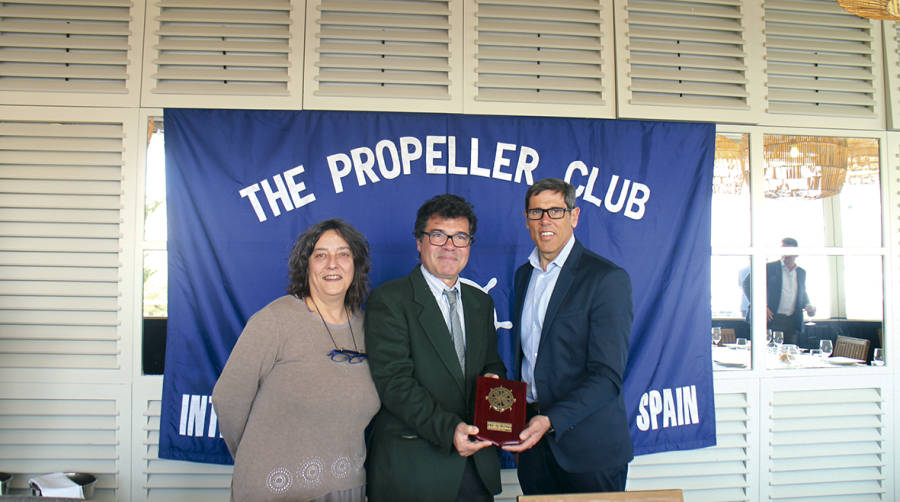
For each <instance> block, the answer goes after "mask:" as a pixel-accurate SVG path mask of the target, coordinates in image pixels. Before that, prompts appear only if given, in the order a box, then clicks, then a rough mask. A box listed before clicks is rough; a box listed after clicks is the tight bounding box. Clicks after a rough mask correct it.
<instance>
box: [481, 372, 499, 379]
mask: <svg viewBox="0 0 900 502" xmlns="http://www.w3.org/2000/svg"><path fill="white" fill-rule="evenodd" d="M484 376H486V377H488V378H493V379H494V380H500V375H498V374H496V373H485V374H484Z"/></svg>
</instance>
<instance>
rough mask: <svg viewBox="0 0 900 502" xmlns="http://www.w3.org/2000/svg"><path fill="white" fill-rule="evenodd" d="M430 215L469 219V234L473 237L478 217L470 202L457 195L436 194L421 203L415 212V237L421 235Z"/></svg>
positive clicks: (417, 237)
mask: <svg viewBox="0 0 900 502" xmlns="http://www.w3.org/2000/svg"><path fill="white" fill-rule="evenodd" d="M432 216H440V217H441V218H466V219H467V220H469V235H471V236H472V237H475V230H476V229H477V228H478V218H477V217H476V216H475V211H474V210H473V209H472V204H469V203H468V202H466V199H463V198H462V197H460V196H459V195H453V194H452V193H445V194H441V195H436V196H434V197H432V198H431V199H429V200H428V201H426V202H425V203H424V204H422V207H420V208H419V211H418V212H417V213H416V225H415V227H413V235H415V236H416V239H419V238H420V237H422V232H424V231H425V226H426V225H427V224H428V219H429V218H431V217H432Z"/></svg>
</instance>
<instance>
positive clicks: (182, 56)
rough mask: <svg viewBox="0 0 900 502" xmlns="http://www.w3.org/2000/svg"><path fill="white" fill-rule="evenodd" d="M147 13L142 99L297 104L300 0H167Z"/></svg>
mask: <svg viewBox="0 0 900 502" xmlns="http://www.w3.org/2000/svg"><path fill="white" fill-rule="evenodd" d="M148 14H149V18H150V23H149V26H150V30H151V31H150V33H149V34H148V35H149V36H148V37H147V38H146V41H145V58H144V93H143V97H142V103H143V104H144V106H204V105H205V106H211V107H220V108H221V107H232V108H241V107H243V108H260V107H264V108H297V107H299V89H300V65H299V51H298V47H300V44H298V43H297V42H298V41H299V39H300V33H299V31H298V28H297V24H298V23H297V18H298V16H299V17H301V18H302V16H303V4H302V2H300V1H299V0H268V1H263V2H252V3H247V2H234V1H228V2H207V1H192V2H184V1H179V0H163V1H161V2H159V3H154V4H152V5H151V6H149V10H148ZM228 95H231V96H234V97H235V98H236V99H234V100H229V99H223V97H224V96H228ZM291 100H293V101H291Z"/></svg>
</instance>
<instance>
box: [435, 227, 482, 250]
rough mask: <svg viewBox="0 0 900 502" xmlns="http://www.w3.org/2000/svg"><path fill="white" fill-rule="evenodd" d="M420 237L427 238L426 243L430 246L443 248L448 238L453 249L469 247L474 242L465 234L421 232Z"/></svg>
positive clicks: (473, 238)
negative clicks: (424, 236)
mask: <svg viewBox="0 0 900 502" xmlns="http://www.w3.org/2000/svg"><path fill="white" fill-rule="evenodd" d="M422 235H427V236H428V242H430V243H431V245H432V246H443V245H444V244H446V243H447V239H448V238H449V239H450V240H451V241H452V242H453V247H458V248H465V247H469V246H470V245H471V244H472V243H473V242H475V237H472V236H471V235H469V234H467V233H465V232H459V233H458V234H453V235H447V234H445V233H444V232H441V231H440V230H432V231H431V232H422Z"/></svg>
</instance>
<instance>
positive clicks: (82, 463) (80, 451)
mask: <svg viewBox="0 0 900 502" xmlns="http://www.w3.org/2000/svg"><path fill="white" fill-rule="evenodd" d="M88 387H90V388H88ZM129 395H130V392H129V389H128V386H127V385H104V384H97V385H94V386H85V385H82V384H69V383H55V384H53V385H46V384H15V383H13V384H10V383H6V384H5V385H4V389H3V390H2V391H0V471H3V472H8V473H11V474H12V475H13V479H12V486H11V488H12V490H13V492H12V493H16V491H18V490H21V492H19V493H25V490H26V489H27V487H28V485H27V481H28V479H29V478H30V477H33V476H35V475H39V474H44V473H48V472H60V471H62V472H70V471H75V472H86V473H91V474H93V475H94V476H96V477H97V482H96V484H95V492H94V497H92V498H91V500H98V501H106V500H117V499H122V498H123V497H119V496H117V494H119V484H120V481H124V482H127V477H126V478H125V479H120V476H121V474H122V473H121V471H120V466H119V464H120V462H122V460H123V459H122V458H121V457H120V449H121V447H122V445H121V439H120V430H121V426H120V421H124V422H125V423H127V420H128V416H127V414H126V416H124V417H123V416H122V415H121V413H120V410H121V409H128V408H129V397H128V396H129ZM126 437H127V436H126ZM126 472H127V470H126Z"/></svg>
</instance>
